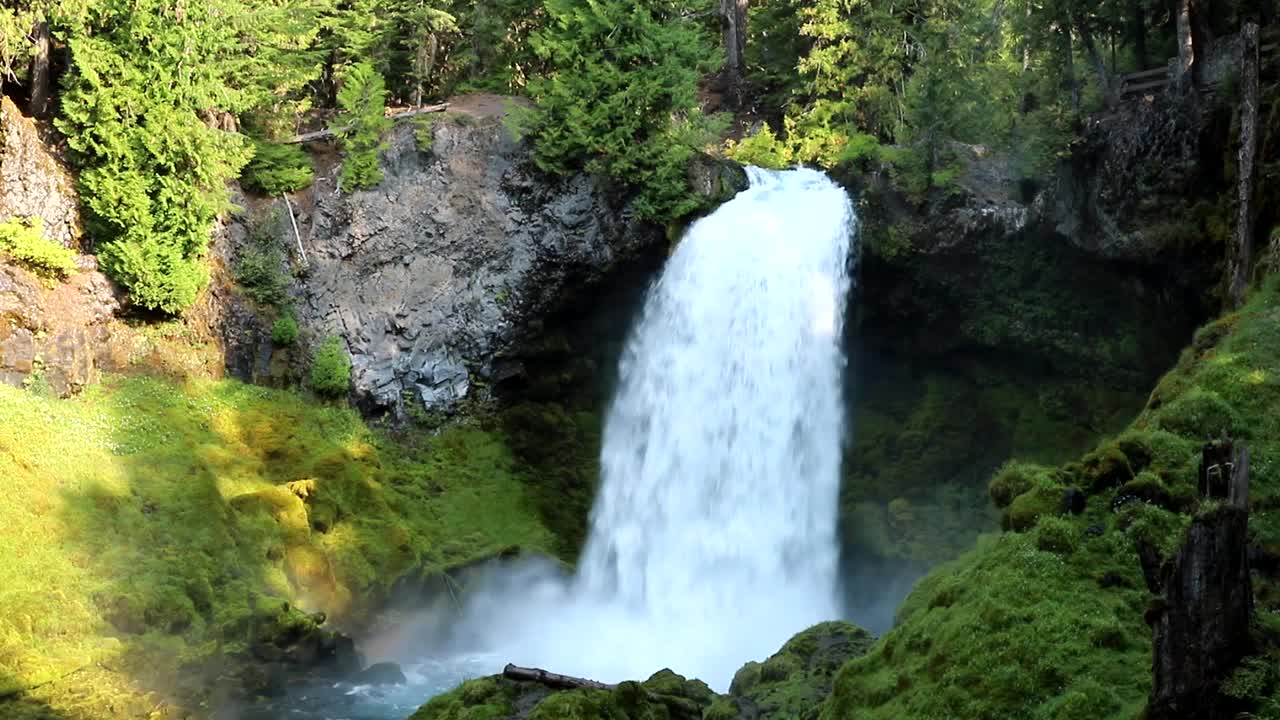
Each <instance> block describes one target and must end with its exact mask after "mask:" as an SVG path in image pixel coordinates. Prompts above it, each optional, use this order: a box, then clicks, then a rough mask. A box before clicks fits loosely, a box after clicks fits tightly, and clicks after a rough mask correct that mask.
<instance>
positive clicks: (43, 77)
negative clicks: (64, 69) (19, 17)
mask: <svg viewBox="0 0 1280 720" xmlns="http://www.w3.org/2000/svg"><path fill="white" fill-rule="evenodd" d="M31 37H32V39H33V40H34V41H35V43H34V44H35V48H34V52H33V53H32V55H31V105H30V107H29V108H28V110H29V111H30V113H31V116H32V117H44V116H45V114H47V113H48V112H49V45H50V39H49V23H48V22H46V21H44V20H41V21H39V22H37V23H36V24H35V27H34V28H32V30H31Z"/></svg>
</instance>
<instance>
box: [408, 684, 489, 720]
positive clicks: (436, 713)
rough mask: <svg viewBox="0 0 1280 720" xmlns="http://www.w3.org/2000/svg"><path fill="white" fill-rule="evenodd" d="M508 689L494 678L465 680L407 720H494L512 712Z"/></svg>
mask: <svg viewBox="0 0 1280 720" xmlns="http://www.w3.org/2000/svg"><path fill="white" fill-rule="evenodd" d="M512 696H513V693H512V691H511V688H510V687H509V686H503V685H500V684H499V682H498V681H497V680H496V679H494V678H479V679H477V680H468V681H467V682H465V683H463V684H462V685H460V686H458V687H457V688H454V689H453V690H452V691H450V692H447V693H445V694H443V695H437V696H436V697H434V698H431V700H430V701H429V702H427V704H426V705H423V706H422V707H421V708H418V711H417V712H415V713H414V714H413V716H412V717H410V718H409V720H496V719H497V718H504V717H509V716H510V715H512V714H513V713H514V712H515V707H514V705H513V704H512Z"/></svg>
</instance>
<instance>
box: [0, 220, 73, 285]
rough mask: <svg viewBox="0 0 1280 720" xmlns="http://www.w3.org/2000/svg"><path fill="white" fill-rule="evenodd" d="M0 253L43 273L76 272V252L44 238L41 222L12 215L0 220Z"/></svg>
mask: <svg viewBox="0 0 1280 720" xmlns="http://www.w3.org/2000/svg"><path fill="white" fill-rule="evenodd" d="M0 253H3V254H4V255H7V256H8V257H9V258H10V259H12V260H14V261H15V262H18V263H19V264H21V265H24V266H26V267H28V268H30V269H31V270H33V271H35V272H37V273H40V274H42V275H45V276H52V277H67V276H68V275H72V274H74V273H75V272H76V253H75V251H74V250H71V249H70V248H64V247H62V246H61V245H59V244H58V243H56V242H54V241H52V240H48V239H46V238H45V237H44V221H43V220H41V219H40V218H32V219H30V220H27V221H23V220H19V219H17V218H13V219H10V220H6V221H4V222H0Z"/></svg>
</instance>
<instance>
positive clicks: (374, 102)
mask: <svg viewBox="0 0 1280 720" xmlns="http://www.w3.org/2000/svg"><path fill="white" fill-rule="evenodd" d="M386 107H387V88H386V83H385V82H384V81H383V79H382V76H381V75H379V74H378V71H377V70H374V69H373V65H372V64H370V63H359V64H357V65H352V66H351V67H349V68H347V69H346V70H345V71H344V72H343V74H342V85H341V87H339V88H338V109H339V110H340V111H341V112H340V113H339V114H338V117H337V118H336V119H335V120H334V124H333V128H334V133H335V134H337V135H338V137H339V138H340V140H341V142H342V149H343V152H344V153H345V154H344V157H343V160H342V174H341V188H342V189H343V190H346V191H351V190H358V189H360V188H368V187H373V186H374V185H377V184H378V183H380V182H382V169H381V168H380V167H379V159H378V155H379V153H381V152H382V151H383V150H385V149H386V144H385V143H384V142H383V141H382V135H383V133H385V132H386V131H387V130H388V129H389V128H390V126H391V121H390V120H388V119H387V118H386Z"/></svg>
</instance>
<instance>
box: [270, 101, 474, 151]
mask: <svg viewBox="0 0 1280 720" xmlns="http://www.w3.org/2000/svg"><path fill="white" fill-rule="evenodd" d="M448 109H449V103H440V104H439V105H428V106H426V107H421V108H418V109H416V110H406V111H405V112H400V113H392V114H391V115H388V116H387V119H388V120H391V121H392V122H394V121H396V120H404V119H406V118H411V117H417V116H419V115H429V114H431V113H438V112H444V111H445V110H448ZM348 129H349V128H345V127H344V128H340V130H342V131H343V132H346V131H347V130H348ZM337 136H338V134H337V133H336V132H334V131H333V130H316V131H315V132H309V133H302V134H301V135H294V136H293V137H291V138H289V139H288V140H285V141H284V144H285V145H298V144H301V143H309V142H317V141H320V140H332V139H334V138H336V137H337Z"/></svg>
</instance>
